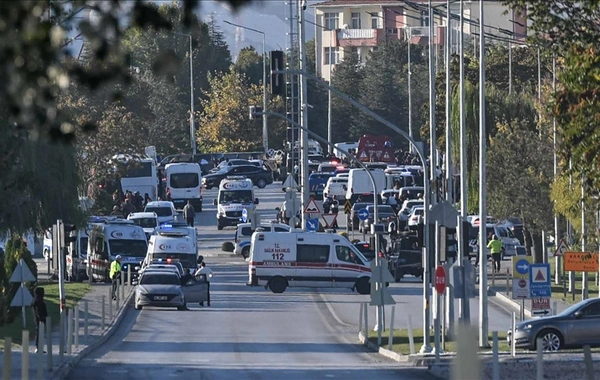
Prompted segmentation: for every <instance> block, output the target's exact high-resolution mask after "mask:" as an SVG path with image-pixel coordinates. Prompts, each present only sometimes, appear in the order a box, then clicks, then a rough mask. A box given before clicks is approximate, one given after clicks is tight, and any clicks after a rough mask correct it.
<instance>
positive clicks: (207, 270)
mask: <svg viewBox="0 0 600 380" xmlns="http://www.w3.org/2000/svg"><path fill="white" fill-rule="evenodd" d="M200 274H203V275H206V282H207V283H208V289H207V293H208V299H207V300H206V301H207V302H206V304H207V305H208V306H210V279H211V278H212V276H213V271H212V270H211V269H210V268H209V267H207V266H206V263H205V262H204V261H203V262H202V264H200V269H198V270H197V271H196V274H195V275H194V276H198V275H200ZM200 306H204V302H200Z"/></svg>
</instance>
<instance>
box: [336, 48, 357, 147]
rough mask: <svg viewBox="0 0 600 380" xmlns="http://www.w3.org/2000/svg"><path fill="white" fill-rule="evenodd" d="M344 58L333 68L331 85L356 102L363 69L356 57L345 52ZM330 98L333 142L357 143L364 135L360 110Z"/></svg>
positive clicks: (342, 101) (339, 99) (343, 101)
mask: <svg viewBox="0 0 600 380" xmlns="http://www.w3.org/2000/svg"><path fill="white" fill-rule="evenodd" d="M345 57H346V58H345V59H344V60H343V61H342V62H341V63H339V64H337V65H336V66H335V69H334V70H333V73H332V78H331V85H332V86H333V87H335V88H336V89H338V90H340V91H342V92H343V93H345V94H347V95H348V96H350V97H351V98H353V99H355V100H358V99H360V96H361V88H362V85H363V80H364V75H363V68H362V66H361V65H360V63H359V62H358V55H356V54H352V53H351V52H347V54H346V55H345ZM331 97H332V105H331V109H332V130H333V136H334V141H335V142H341V141H358V139H359V138H360V137H361V136H362V135H363V134H364V129H363V128H362V122H361V112H360V110H359V109H358V108H356V107H354V106H353V105H351V104H349V103H348V102H346V101H345V100H343V99H341V98H339V97H338V96H336V95H335V94H332V95H331Z"/></svg>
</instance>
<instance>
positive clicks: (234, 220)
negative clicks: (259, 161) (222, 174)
mask: <svg viewBox="0 0 600 380" xmlns="http://www.w3.org/2000/svg"><path fill="white" fill-rule="evenodd" d="M213 204H214V205H215V206H217V229H218V230H222V229H223V228H224V227H226V226H237V225H238V224H239V223H240V222H241V221H242V213H243V212H244V209H245V210H246V212H247V213H248V220H250V219H251V215H252V214H253V213H254V211H255V210H256V205H257V204H258V198H254V186H253V184H252V180H251V179H249V178H246V177H241V176H229V177H227V178H224V179H223V180H221V183H220V184H219V194H218V195H217V199H215V200H214V201H213Z"/></svg>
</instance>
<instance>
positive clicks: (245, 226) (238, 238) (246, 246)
mask: <svg viewBox="0 0 600 380" xmlns="http://www.w3.org/2000/svg"><path fill="white" fill-rule="evenodd" d="M258 228H259V229H260V230H261V231H265V232H290V230H291V227H290V226H288V225H287V224H283V223H266V222H265V223H261V224H260V226H259V227H258ZM254 232H255V230H254V229H252V223H240V224H238V225H237V229H236V230H235V240H234V244H235V248H234V250H233V253H235V254H236V255H242V257H243V258H244V259H245V258H247V257H249V256H250V243H251V240H252V234H253V233H254Z"/></svg>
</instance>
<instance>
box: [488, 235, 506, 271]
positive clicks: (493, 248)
mask: <svg viewBox="0 0 600 380" xmlns="http://www.w3.org/2000/svg"><path fill="white" fill-rule="evenodd" d="M487 247H488V248H489V250H490V252H491V253H492V260H494V261H493V263H492V269H494V272H496V273H500V260H502V240H500V239H498V236H496V235H492V240H490V242H489V243H488V245H487Z"/></svg>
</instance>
